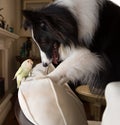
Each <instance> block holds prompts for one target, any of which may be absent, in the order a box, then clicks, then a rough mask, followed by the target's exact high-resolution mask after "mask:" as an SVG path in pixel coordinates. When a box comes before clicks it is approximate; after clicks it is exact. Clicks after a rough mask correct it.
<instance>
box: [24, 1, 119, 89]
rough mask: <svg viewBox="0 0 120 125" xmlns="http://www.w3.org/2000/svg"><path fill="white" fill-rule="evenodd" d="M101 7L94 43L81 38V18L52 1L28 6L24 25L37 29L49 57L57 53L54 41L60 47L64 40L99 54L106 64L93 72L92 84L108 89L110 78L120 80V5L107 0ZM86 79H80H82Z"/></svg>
mask: <svg viewBox="0 0 120 125" xmlns="http://www.w3.org/2000/svg"><path fill="white" fill-rule="evenodd" d="M98 9H99V13H98V14H99V23H98V25H97V28H96V30H95V33H94V35H93V37H92V40H91V41H92V42H91V43H90V44H87V42H86V41H85V39H79V38H78V37H79V36H78V30H79V29H78V23H79V24H80V23H81V22H79V20H77V18H76V17H75V16H74V15H73V14H72V12H70V11H69V9H68V8H67V7H63V6H59V4H58V5H56V4H51V5H49V6H47V7H45V8H43V9H41V10H35V11H31V10H24V11H23V15H24V16H25V17H26V19H27V20H26V21H25V24H24V27H25V28H26V29H27V28H28V27H31V28H32V29H33V33H34V39H35V41H37V44H38V45H39V46H40V48H41V50H42V51H43V52H44V53H45V54H46V56H47V58H48V59H51V58H52V56H53V48H54V44H57V47H58V48H59V47H60V45H61V44H62V45H63V47H66V46H69V47H70V48H71V47H72V46H74V47H75V48H76V49H78V48H86V49H88V50H90V52H91V53H94V54H96V55H98V57H99V59H100V60H101V62H102V68H100V69H99V70H98V71H97V72H94V73H93V74H92V75H91V77H93V78H92V80H91V81H92V82H91V81H89V82H91V83H88V84H90V86H91V87H92V88H94V87H95V88H99V89H104V88H105V86H106V84H108V83H109V82H112V81H119V80H120V7H118V6H117V5H115V4H114V3H112V2H110V1H107V0H105V2H104V3H103V5H102V6H101V5H99V7H98ZM88 23H89V22H88ZM80 25H81V24H80ZM78 55H79V53H78ZM86 61H89V60H87V59H86ZM71 63H74V61H73V60H72V62H71ZM45 66H46V65H45ZM82 79H83V78H82ZM82 79H81V78H80V79H77V80H80V81H81V83H82V82H83V81H82Z"/></svg>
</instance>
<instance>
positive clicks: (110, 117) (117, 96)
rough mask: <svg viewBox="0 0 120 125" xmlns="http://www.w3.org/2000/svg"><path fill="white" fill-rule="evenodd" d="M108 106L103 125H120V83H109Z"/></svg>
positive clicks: (107, 90)
mask: <svg viewBox="0 0 120 125" xmlns="http://www.w3.org/2000/svg"><path fill="white" fill-rule="evenodd" d="M105 98H106V102H107V106H106V108H105V111H104V113H103V118H102V125H120V82H112V83H109V84H108V85H107V87H106V89H105Z"/></svg>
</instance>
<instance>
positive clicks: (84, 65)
mask: <svg viewBox="0 0 120 125" xmlns="http://www.w3.org/2000/svg"><path fill="white" fill-rule="evenodd" d="M102 66H103V64H102V61H101V59H100V58H99V57H98V56H97V55H95V54H94V53H92V52H90V51H89V50H88V49H86V48H81V49H79V50H76V51H75V52H74V53H72V55H71V56H69V57H68V58H67V59H65V60H64V61H63V62H62V63H61V64H60V65H59V66H58V67H57V68H56V69H55V70H54V71H53V72H51V73H50V74H48V75H47V77H49V78H50V79H51V80H52V81H53V82H55V83H58V84H64V83H65V82H67V81H75V80H81V81H84V82H90V81H91V80H94V78H93V77H92V74H96V73H97V72H98V71H99V70H100V69H102V68H103V67H102Z"/></svg>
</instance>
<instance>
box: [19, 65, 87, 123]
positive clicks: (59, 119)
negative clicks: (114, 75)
mask: <svg viewBox="0 0 120 125" xmlns="http://www.w3.org/2000/svg"><path fill="white" fill-rule="evenodd" d="M52 68H53V67H52ZM52 68H51V67H49V68H48V70H51V69H52ZM46 73H47V69H45V68H43V67H42V65H40V64H39V65H37V66H36V67H35V68H34V69H33V71H32V76H31V77H28V78H27V79H26V80H25V81H23V82H22V84H21V86H20V88H19V92H18V98H19V103H20V106H21V109H22V111H23V113H24V114H25V116H26V117H27V118H28V119H29V120H30V121H31V122H32V123H33V124H34V125H87V119H86V115H85V112H84V108H83V104H82V103H81V101H80V100H79V99H78V98H77V97H76V95H75V94H74V93H73V92H72V90H71V89H70V88H69V87H68V86H67V85H66V84H65V85H64V86H61V85H58V84H56V83H55V84H54V83H52V81H51V80H50V79H49V78H44V79H40V78H39V79H38V78H37V77H40V76H44V74H46Z"/></svg>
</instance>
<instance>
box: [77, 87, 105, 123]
mask: <svg viewBox="0 0 120 125" xmlns="http://www.w3.org/2000/svg"><path fill="white" fill-rule="evenodd" d="M76 92H77V93H78V96H79V97H80V99H81V100H83V101H85V102H87V103H88V104H89V105H90V113H91V115H92V116H93V119H94V120H96V121H100V120H101V116H102V114H101V113H102V111H101V108H102V106H105V105H106V102H105V98H104V96H100V95H95V94H92V93H91V92H90V90H89V87H88V86H87V85H81V86H79V87H77V88H76Z"/></svg>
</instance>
